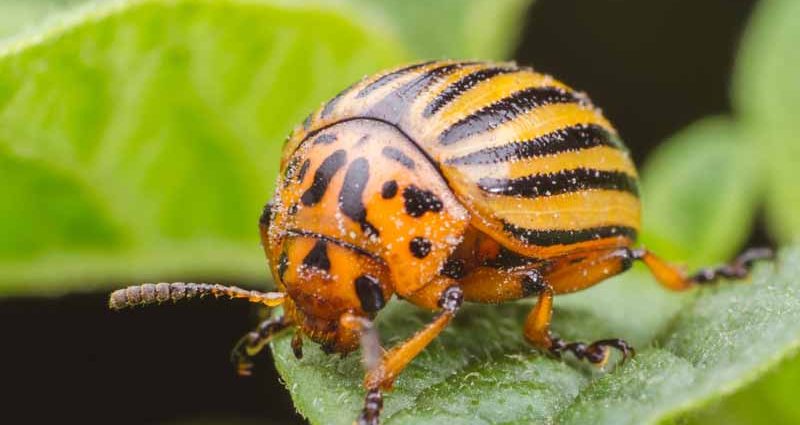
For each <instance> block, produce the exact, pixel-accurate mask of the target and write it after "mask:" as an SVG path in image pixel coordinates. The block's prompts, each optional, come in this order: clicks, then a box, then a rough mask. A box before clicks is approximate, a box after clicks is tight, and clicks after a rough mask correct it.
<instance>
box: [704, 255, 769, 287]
mask: <svg viewBox="0 0 800 425" xmlns="http://www.w3.org/2000/svg"><path fill="white" fill-rule="evenodd" d="M774 255H775V254H774V252H773V251H772V250H771V249H769V248H750V249H748V250H746V251H744V252H743V253H741V254H740V255H739V256H738V257H736V258H735V259H734V260H733V261H732V262H730V263H729V264H725V265H722V266H718V267H708V268H704V269H700V270H699V271H697V272H696V273H695V274H694V275H692V277H691V280H692V282H694V283H697V284H704V283H712V282H715V281H716V280H717V279H719V278H726V279H742V278H745V277H747V275H748V274H749V273H750V269H751V268H752V267H753V263H755V262H756V261H759V260H769V259H772V258H773V257H774Z"/></svg>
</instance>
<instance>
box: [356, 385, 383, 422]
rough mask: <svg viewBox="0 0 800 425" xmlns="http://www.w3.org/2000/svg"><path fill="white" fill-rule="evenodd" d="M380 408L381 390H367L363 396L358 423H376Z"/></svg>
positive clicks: (378, 418) (381, 406)
mask: <svg viewBox="0 0 800 425" xmlns="http://www.w3.org/2000/svg"><path fill="white" fill-rule="evenodd" d="M381 409H383V395H381V391H380V390H378V389H372V390H369V391H367V396H366V397H365V398H364V410H362V411H361V414H360V415H359V416H358V422H357V423H358V425H378V424H379V423H380V415H381Z"/></svg>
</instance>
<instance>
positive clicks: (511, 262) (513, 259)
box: [482, 246, 542, 270]
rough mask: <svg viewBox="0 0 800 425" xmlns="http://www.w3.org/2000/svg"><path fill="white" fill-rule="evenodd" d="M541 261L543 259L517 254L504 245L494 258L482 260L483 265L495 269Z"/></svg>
mask: <svg viewBox="0 0 800 425" xmlns="http://www.w3.org/2000/svg"><path fill="white" fill-rule="evenodd" d="M541 262H542V260H541V259H538V258H535V257H526V256H524V255H520V254H517V253H516V252H514V251H512V250H510V249H508V248H506V247H504V246H501V247H500V251H499V252H498V253H497V255H496V256H495V257H494V258H487V259H485V260H484V261H483V262H482V265H484V266H486V267H493V268H495V269H503V270H508V269H513V268H517V267H522V266H527V265H529V264H535V263H541Z"/></svg>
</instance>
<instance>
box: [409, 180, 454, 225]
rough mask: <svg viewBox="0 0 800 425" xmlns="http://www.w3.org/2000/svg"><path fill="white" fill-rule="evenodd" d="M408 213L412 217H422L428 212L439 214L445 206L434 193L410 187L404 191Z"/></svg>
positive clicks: (413, 186)
mask: <svg viewBox="0 0 800 425" xmlns="http://www.w3.org/2000/svg"><path fill="white" fill-rule="evenodd" d="M403 199H404V201H405V203H404V205H405V209H406V213H408V215H410V216H411V217H414V218H418V217H422V215H423V214H425V213H426V212H428V211H431V212H439V211H441V210H442V208H443V207H444V205H443V204H442V200H441V199H439V197H438V196H436V195H435V194H434V193H433V192H431V191H429V190H425V189H420V188H419V187H417V186H415V185H413V184H412V185H410V186H408V187H407V188H405V189H404V190H403Z"/></svg>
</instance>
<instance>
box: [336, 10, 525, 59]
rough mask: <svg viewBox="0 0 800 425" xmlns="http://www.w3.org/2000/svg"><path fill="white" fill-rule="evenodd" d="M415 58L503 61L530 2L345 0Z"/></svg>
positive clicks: (513, 42)
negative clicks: (386, 28) (395, 39)
mask: <svg viewBox="0 0 800 425" xmlns="http://www.w3.org/2000/svg"><path fill="white" fill-rule="evenodd" d="M349 1H350V2H351V3H353V4H354V5H355V9H356V11H357V12H361V13H362V14H363V15H364V16H365V17H366V19H367V21H369V22H372V23H373V25H376V26H385V27H388V28H389V29H390V30H391V31H393V32H394V33H396V34H398V36H399V37H400V38H401V39H402V40H403V41H404V42H405V44H406V46H408V48H409V49H410V50H411V51H412V52H413V53H414V55H415V56H416V57H418V58H426V59H454V58H455V59H494V60H502V59H507V58H508V57H510V56H511V54H512V53H513V49H514V48H515V47H516V45H517V40H518V39H519V36H520V35H521V31H522V24H523V22H524V19H525V14H526V11H527V9H528V7H529V6H530V4H531V3H532V2H533V0H437V1H420V0H349Z"/></svg>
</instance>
